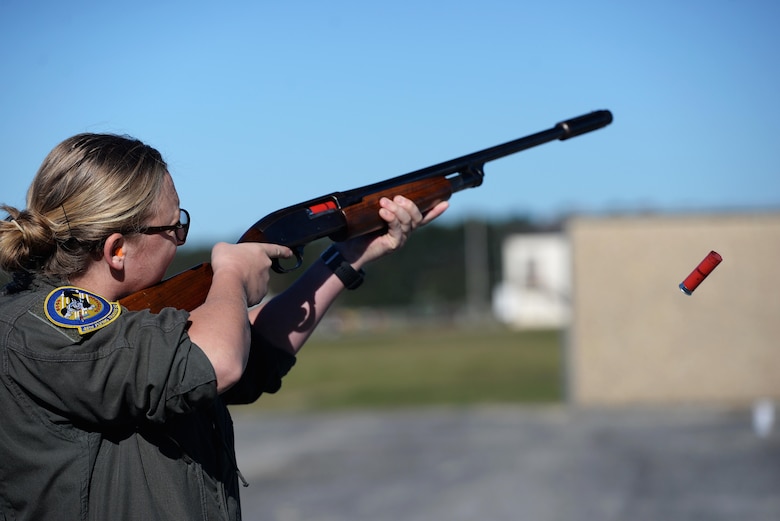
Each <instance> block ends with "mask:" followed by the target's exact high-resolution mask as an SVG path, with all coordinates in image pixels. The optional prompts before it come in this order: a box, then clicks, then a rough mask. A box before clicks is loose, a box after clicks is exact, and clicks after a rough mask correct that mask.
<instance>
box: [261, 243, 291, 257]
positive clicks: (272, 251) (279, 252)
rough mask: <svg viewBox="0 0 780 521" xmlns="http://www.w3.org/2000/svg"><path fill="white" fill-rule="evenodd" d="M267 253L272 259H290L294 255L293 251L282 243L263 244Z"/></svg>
mask: <svg viewBox="0 0 780 521" xmlns="http://www.w3.org/2000/svg"><path fill="white" fill-rule="evenodd" d="M263 250H264V251H265V254H266V255H268V257H269V258H271V259H288V258H290V257H292V256H293V251H292V250H291V249H290V248H288V247H287V246H282V245H281V244H265V243H264V244H263Z"/></svg>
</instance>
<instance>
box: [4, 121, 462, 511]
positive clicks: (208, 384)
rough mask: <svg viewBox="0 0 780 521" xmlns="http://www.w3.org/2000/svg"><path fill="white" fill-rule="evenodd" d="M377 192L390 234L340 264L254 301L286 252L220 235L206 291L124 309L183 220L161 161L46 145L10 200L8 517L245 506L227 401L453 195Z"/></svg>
mask: <svg viewBox="0 0 780 521" xmlns="http://www.w3.org/2000/svg"><path fill="white" fill-rule="evenodd" d="M380 204H381V209H380V210H379V215H380V216H381V218H382V219H384V220H385V221H386V222H387V231H386V233H384V234H382V235H376V236H370V237H362V238H357V239H352V240H350V241H347V242H344V243H340V244H338V245H335V247H334V248H335V249H332V250H330V252H329V260H332V258H334V257H336V258H338V257H339V256H341V257H340V258H339V260H341V261H342V264H345V266H342V270H341V271H340V273H339V274H336V273H334V271H333V269H332V268H331V267H329V266H333V264H332V263H331V262H328V263H326V262H325V261H324V260H321V261H318V262H316V263H314V264H313V265H312V266H311V268H309V269H308V270H307V271H306V272H305V273H304V274H303V275H302V276H301V277H300V278H299V279H298V280H297V281H296V283H295V284H294V285H293V286H292V287H291V288H290V289H289V290H287V291H286V292H284V293H282V294H281V295H279V296H277V297H275V298H273V299H271V300H269V301H268V302H267V303H265V304H262V305H259V306H258V305H257V304H259V303H260V302H261V301H262V299H263V297H264V296H265V295H266V292H267V291H268V281H269V268H270V266H271V261H272V260H273V259H276V258H288V257H290V256H291V255H292V252H291V251H290V250H289V249H288V248H286V247H284V246H280V245H275V244H260V243H242V244H225V243H220V244H217V245H216V246H214V248H213V250H212V254H211V263H212V268H213V271H214V276H213V282H212V285H211V288H210V290H209V293H208V296H207V298H206V301H205V302H204V304H203V305H201V306H200V307H198V308H196V309H194V310H193V311H192V312H190V313H188V312H186V311H181V310H176V309H172V308H167V309H164V310H162V311H161V312H160V313H159V314H152V313H150V312H148V311H142V312H131V311H129V310H127V309H122V308H121V306H120V305H119V304H117V301H118V300H119V299H121V298H122V297H124V296H127V295H129V294H131V293H134V292H136V291H138V290H141V289H144V288H146V287H149V286H151V285H153V284H155V283H157V282H159V281H160V280H161V279H162V277H163V274H164V273H165V271H166V269H167V267H168V266H169V264H170V263H171V261H172V259H173V256H174V254H175V252H176V248H177V247H178V246H180V245H181V244H184V242H185V240H186V238H187V231H188V230H189V214H188V213H187V212H186V211H185V210H183V209H181V208H180V204H179V198H178V195H177V193H176V189H175V187H174V184H173V181H172V179H171V176H170V175H169V173H168V168H167V165H166V163H165V162H164V160H163V158H162V157H161V155H160V154H159V152H157V151H156V150H155V149H153V148H151V147H149V146H148V145H145V144H144V143H142V142H140V141H138V140H135V139H131V138H128V137H123V136H116V135H105V134H81V135H77V136H74V137H72V138H70V139H67V140H65V141H64V142H62V143H61V144H59V145H58V146H57V147H55V148H54V150H52V152H51V153H50V154H49V155H48V156H47V157H46V159H45V160H44V162H43V164H42V165H41V168H40V170H39V171H38V173H37V175H36V177H35V179H34V180H33V183H32V185H31V187H30V189H29V192H28V194H27V208H26V209H25V210H21V211H19V210H17V209H16V208H12V207H9V206H2V208H3V210H4V211H6V212H7V213H8V218H7V219H6V220H4V221H0V268H2V269H3V270H5V271H7V272H9V273H12V274H13V281H12V282H11V283H10V284H9V285H8V286H7V288H6V289H5V290H4V293H3V295H2V296H0V354H1V355H2V362H1V363H2V385H0V414H2V418H3V420H2V422H0V461H2V464H0V513H2V514H3V517H2V518H3V519H15V520H23V519H35V520H42V519H68V520H73V519H100V520H105V519H112V520H114V519H144V520H153V519H175V520H181V519H188V520H190V519H240V506H239V495H238V480H239V478H240V473H239V472H238V468H237V465H236V460H235V451H234V447H233V431H232V423H231V420H230V416H229V414H228V411H227V408H226V405H227V404H234V403H249V402H251V401H254V400H255V399H257V398H258V397H259V396H260V394H262V393H263V392H274V391H276V390H278V388H279V387H280V385H281V378H282V377H283V376H284V375H285V374H286V373H287V371H288V370H289V369H290V368H291V367H292V365H293V364H294V361H295V355H296V354H297V352H298V351H299V349H300V348H301V347H302V345H303V344H304V342H305V341H306V339H307V338H308V337H309V335H310V334H311V333H312V331H313V329H314V328H315V327H316V325H317V324H318V323H319V321H320V319H321V318H322V316H323V314H324V313H325V312H326V310H327V309H328V308H329V306H330V305H331V304H332V303H333V301H334V299H335V298H336V297H337V296H338V294H339V293H340V292H341V291H343V290H344V287H345V283H346V284H348V285H352V284H353V283H354V282H356V281H359V278H360V275H359V273H360V270H361V269H362V267H363V266H365V265H366V264H367V263H369V262H371V261H373V260H375V259H377V258H379V257H381V256H383V255H385V254H387V253H389V252H392V251H394V250H396V249H397V248H399V247H401V246H402V245H403V244H404V242H405V241H406V239H407V238H408V236H409V234H410V233H411V232H412V231H413V230H414V229H415V228H416V227H418V226H420V225H423V224H426V223H428V222H430V221H432V220H433V219H435V218H436V217H438V216H439V215H440V214H441V213H442V212H444V210H445V209H446V206H447V204H446V203H441V204H440V205H438V206H437V207H435V208H434V209H433V210H431V211H430V212H428V214H427V215H425V216H423V215H422V214H421V213H420V211H419V210H418V209H417V207H416V206H415V205H414V203H412V202H411V201H409V200H408V199H405V198H403V197H395V198H394V199H393V200H389V199H383V200H382V201H381V203H380ZM250 308H251V310H250ZM241 479H243V478H241Z"/></svg>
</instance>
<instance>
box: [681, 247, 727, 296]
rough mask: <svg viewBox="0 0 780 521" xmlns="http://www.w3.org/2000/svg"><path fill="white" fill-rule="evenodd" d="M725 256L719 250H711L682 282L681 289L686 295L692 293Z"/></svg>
mask: <svg viewBox="0 0 780 521" xmlns="http://www.w3.org/2000/svg"><path fill="white" fill-rule="evenodd" d="M722 260H723V257H721V256H720V254H718V252H715V251H711V252H710V253H709V254H708V255H707V256H706V257H704V260H703V261H701V262H700V263H699V265H698V266H696V268H695V269H694V270H693V271H692V272H691V274H690V275H688V276H687V277H686V278H685V280H684V281H682V282H680V289H681V290H682V292H683V293H685V294H686V295H690V294H691V293H693V291H694V290H695V289H696V288H698V287H699V284H701V281H703V280H704V279H706V278H707V275H709V274H710V273H712V270H714V269H715V267H716V266H717V265H718V264H720V261H722Z"/></svg>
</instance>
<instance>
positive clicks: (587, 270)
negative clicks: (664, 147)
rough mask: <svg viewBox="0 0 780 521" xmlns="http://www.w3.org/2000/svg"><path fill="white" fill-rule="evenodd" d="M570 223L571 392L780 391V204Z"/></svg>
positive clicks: (758, 394)
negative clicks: (716, 260)
mask: <svg viewBox="0 0 780 521" xmlns="http://www.w3.org/2000/svg"><path fill="white" fill-rule="evenodd" d="M567 235H568V239H569V241H570V247H571V254H572V265H573V266H572V320H571V323H570V325H569V327H568V329H567V334H566V346H565V349H566V358H567V368H566V379H567V384H568V393H569V398H570V401H571V402H572V403H574V404H583V405H599V404H601V405H603V404H637V403H641V404H680V403H708V402H709V403H718V404H734V405H745V404H749V403H752V402H753V401H755V400H757V399H760V398H770V399H774V400H780V213H767V214H752V215H751V214H733V215H729V214H713V215H675V216H652V215H641V216H615V217H599V218H596V217H576V218H572V219H571V220H570V222H569V223H568V225H567ZM711 250H714V251H717V252H718V253H720V254H721V255H722V257H723V262H722V263H721V264H720V265H719V266H718V267H717V268H716V269H715V270H714V271H713V273H712V274H711V275H710V276H709V277H708V278H707V279H706V280H704V281H703V282H702V283H701V285H700V286H699V287H698V289H696V291H695V292H694V293H693V295H691V296H686V295H685V294H683V293H682V292H681V291H680V289H679V288H678V285H679V283H680V282H682V281H683V279H685V277H687V276H688V274H689V273H690V272H691V271H692V270H693V269H694V268H695V267H696V266H697V264H698V263H699V262H700V261H701V260H702V259H703V258H704V257H705V256H706V255H707V254H708V253H709V252H710V251H711Z"/></svg>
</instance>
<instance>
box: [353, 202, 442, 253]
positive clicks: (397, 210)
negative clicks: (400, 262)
mask: <svg viewBox="0 0 780 521" xmlns="http://www.w3.org/2000/svg"><path fill="white" fill-rule="evenodd" d="M379 205H380V209H379V216H380V217H381V218H382V219H383V220H384V221H385V222H387V231H386V232H385V233H384V234H383V235H378V236H377V235H368V236H363V237H356V238H354V239H350V240H348V241H345V242H343V243H342V244H341V245H340V247H339V249H340V250H341V253H342V255H344V257H345V258H346V259H347V261H349V262H350V263H351V264H352V265H353V266H355V267H356V268H360V267H362V266H363V265H365V264H367V263H369V262H371V261H373V260H376V259H378V258H380V257H382V256H384V255H387V254H388V253H392V252H394V251H396V250H398V249H399V248H401V247H402V246H403V245H404V244H405V243H406V241H407V240H408V239H409V236H410V235H411V233H412V232H413V231H414V230H415V229H417V228H419V227H420V226H424V225H426V224H428V223H430V222H431V221H433V220H434V219H436V218H437V217H439V216H440V215H441V214H442V213H444V211H445V210H446V209H447V208H448V207H449V203H448V202H447V201H442V202H440V203H439V204H437V205H436V206H434V207H433V208H432V209H431V210H430V211H429V212H428V213H426V214H425V215H423V214H422V212H420V210H419V208H417V205H416V204H414V202H413V201H412V200H410V199H407V198H406V197H404V196H402V195H396V196H395V197H393V199H389V198H387V197H383V198H381V199H380V200H379Z"/></svg>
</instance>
